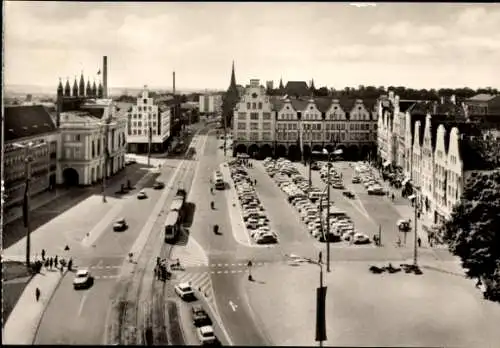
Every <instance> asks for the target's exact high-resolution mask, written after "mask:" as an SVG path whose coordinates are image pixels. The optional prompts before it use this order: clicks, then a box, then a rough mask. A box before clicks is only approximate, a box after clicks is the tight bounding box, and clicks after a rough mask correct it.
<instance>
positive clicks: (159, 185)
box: [153, 181, 165, 190]
mask: <svg viewBox="0 0 500 348" xmlns="http://www.w3.org/2000/svg"><path fill="white" fill-rule="evenodd" d="M163 188H165V184H164V183H163V181H155V183H154V184H153V189H155V190H161V189H163Z"/></svg>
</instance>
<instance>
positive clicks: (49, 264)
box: [41, 248, 73, 272]
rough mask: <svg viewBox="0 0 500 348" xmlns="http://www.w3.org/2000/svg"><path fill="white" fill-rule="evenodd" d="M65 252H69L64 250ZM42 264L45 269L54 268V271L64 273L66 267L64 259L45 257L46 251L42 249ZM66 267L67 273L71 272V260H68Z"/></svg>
mask: <svg viewBox="0 0 500 348" xmlns="http://www.w3.org/2000/svg"><path fill="white" fill-rule="evenodd" d="M65 250H69V248H68V249H65ZM41 255H42V261H41V262H42V263H43V265H44V266H45V268H46V269H52V268H55V269H59V270H60V271H61V272H63V271H64V267H65V266H66V260H65V259H64V258H62V257H61V258H59V256H58V255H56V256H54V257H52V256H51V257H48V258H47V257H46V256H47V255H46V251H45V249H42V253H41ZM67 266H68V271H71V270H72V268H73V259H72V258H70V259H69V261H68V263H67Z"/></svg>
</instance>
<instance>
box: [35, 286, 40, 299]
mask: <svg viewBox="0 0 500 348" xmlns="http://www.w3.org/2000/svg"><path fill="white" fill-rule="evenodd" d="M35 298H36V302H38V300H39V299H40V289H39V288H36V289H35Z"/></svg>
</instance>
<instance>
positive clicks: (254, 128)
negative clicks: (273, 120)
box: [250, 122, 259, 130]
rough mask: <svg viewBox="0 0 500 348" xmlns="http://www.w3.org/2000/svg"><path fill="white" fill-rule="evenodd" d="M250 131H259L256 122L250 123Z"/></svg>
mask: <svg viewBox="0 0 500 348" xmlns="http://www.w3.org/2000/svg"><path fill="white" fill-rule="evenodd" d="M250 129H251V130H258V129H259V124H258V123H257V122H252V123H250Z"/></svg>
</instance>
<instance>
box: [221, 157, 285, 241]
mask: <svg viewBox="0 0 500 348" xmlns="http://www.w3.org/2000/svg"><path fill="white" fill-rule="evenodd" d="M241 162H242V161H240V160H234V161H231V162H229V163H228V165H229V172H230V176H231V180H232V181H233V183H234V189H235V191H236V194H237V197H238V204H239V206H240V211H241V214H242V218H243V221H244V222H245V227H246V231H247V233H248V234H249V236H250V238H251V240H252V241H253V242H254V243H255V244H276V243H278V242H279V236H278V234H277V233H276V231H273V230H272V229H271V228H270V225H269V217H268V216H267V213H266V209H265V208H264V206H263V205H262V203H261V201H260V199H259V197H258V195H257V192H256V191H255V187H254V185H255V180H254V179H252V178H251V177H250V176H249V175H248V170H247V168H246V167H245V166H244V165H243V164H241ZM221 175H222V174H221Z"/></svg>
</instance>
